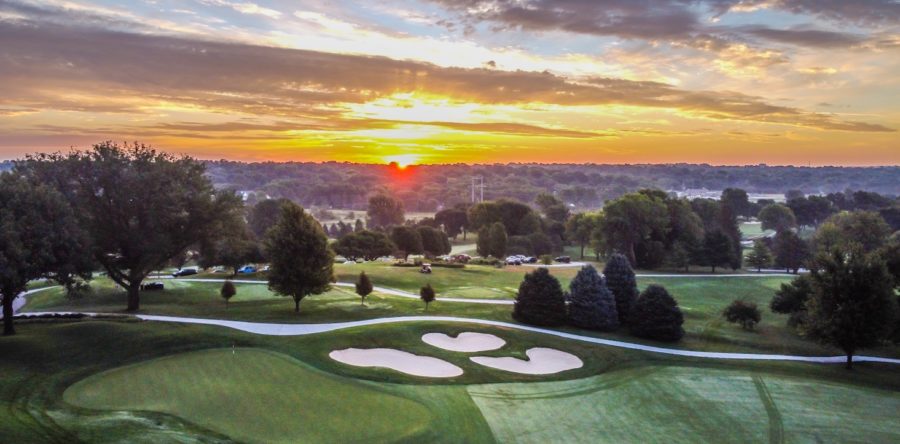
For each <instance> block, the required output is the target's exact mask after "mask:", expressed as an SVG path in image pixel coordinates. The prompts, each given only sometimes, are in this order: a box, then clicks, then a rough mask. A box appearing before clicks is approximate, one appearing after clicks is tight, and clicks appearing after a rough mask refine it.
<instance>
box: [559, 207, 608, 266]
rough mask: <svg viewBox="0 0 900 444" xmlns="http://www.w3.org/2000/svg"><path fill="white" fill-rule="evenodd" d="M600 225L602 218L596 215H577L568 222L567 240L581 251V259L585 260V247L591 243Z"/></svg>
mask: <svg viewBox="0 0 900 444" xmlns="http://www.w3.org/2000/svg"><path fill="white" fill-rule="evenodd" d="M599 223H600V216H599V214H596V213H576V214H573V215H572V216H571V217H569V220H567V221H566V238H567V239H569V240H570V241H572V242H574V243H575V245H578V247H579V248H580V249H581V259H584V247H585V246H587V245H588V244H589V243H590V242H591V236H592V235H593V233H594V230H595V229H597V226H598V225H599Z"/></svg>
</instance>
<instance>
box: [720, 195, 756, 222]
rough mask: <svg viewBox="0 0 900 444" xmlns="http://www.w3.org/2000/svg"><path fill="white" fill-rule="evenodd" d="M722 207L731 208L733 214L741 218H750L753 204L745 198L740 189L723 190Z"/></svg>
mask: <svg viewBox="0 0 900 444" xmlns="http://www.w3.org/2000/svg"><path fill="white" fill-rule="evenodd" d="M721 201H722V205H724V206H727V207H729V208H731V210H732V211H734V214H735V215H737V216H742V217H751V216H754V214H753V212H752V211H753V204H751V203H750V199H749V198H748V196H747V192H746V191H744V190H742V189H740V188H725V189H724V190H723V191H722V198H721Z"/></svg>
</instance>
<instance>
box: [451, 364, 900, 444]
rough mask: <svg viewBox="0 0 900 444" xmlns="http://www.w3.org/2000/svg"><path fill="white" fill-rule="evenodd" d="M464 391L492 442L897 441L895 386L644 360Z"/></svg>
mask: <svg viewBox="0 0 900 444" xmlns="http://www.w3.org/2000/svg"><path fill="white" fill-rule="evenodd" d="M468 390H469V394H470V395H471V396H472V399H473V400H474V401H475V403H476V404H477V405H478V407H479V408H480V409H481V412H482V413H483V414H484V417H485V419H487V421H488V424H490V427H491V430H492V431H493V432H494V437H495V438H496V439H497V441H499V442H534V443H539V442H553V441H556V442H596V443H607V442H608V443H620V442H720V443H725V442H734V443H741V442H766V441H768V442H771V443H781V442H867V443H882V442H883V443H888V442H897V440H898V434H897V433H898V431H897V427H896V420H897V412H898V411H900V396H897V394H896V392H892V391H890V390H878V389H871V388H864V387H860V386H854V385H848V384H839V383H831V382H825V381H817V380H808V379H803V378H795V377H785V376H780V375H777V374H774V373H755V372H744V371H732V370H720V369H713V368H702V367H668V366H645V367H640V368H635V369H625V370H620V371H613V372H610V373H607V374H602V375H598V376H594V377H590V378H584V379H577V380H571V381H554V382H538V383H512V384H485V385H471V386H469V387H468ZM560 412H572V414H560ZM542 418H553V420H552V421H546V420H542ZM848 425H852V426H848Z"/></svg>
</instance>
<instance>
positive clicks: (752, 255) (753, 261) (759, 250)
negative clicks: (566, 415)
mask: <svg viewBox="0 0 900 444" xmlns="http://www.w3.org/2000/svg"><path fill="white" fill-rule="evenodd" d="M747 265H750V266H751V267H753V268H756V271H757V272H760V271H762V268H763V267H769V266H771V265H772V252H771V251H769V247H766V243H765V242H763V241H762V239H757V240H755V241H754V242H753V249H752V250H750V252H749V253H747Z"/></svg>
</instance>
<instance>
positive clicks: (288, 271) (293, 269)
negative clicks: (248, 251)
mask: <svg viewBox="0 0 900 444" xmlns="http://www.w3.org/2000/svg"><path fill="white" fill-rule="evenodd" d="M264 245H265V249H266V256H267V257H268V258H269V261H270V269H269V289H271V290H272V291H274V292H275V293H278V294H280V295H284V296H291V297H292V298H293V299H294V311H295V312H299V311H300V301H301V300H303V298H305V297H307V296H309V295H312V294H321V293H324V292H326V291H328V290H329V289H330V288H331V287H330V284H331V282H332V281H333V279H334V273H333V265H334V253H333V252H332V251H331V249H330V248H328V238H327V237H326V236H325V233H324V232H323V231H322V226H321V225H319V222H317V221H316V220H315V219H314V218H313V217H312V216H311V215H310V214H309V213H307V212H306V211H304V210H303V208H302V207H300V206H298V205H296V204H293V203H290V204H285V205H283V206H282V207H281V215H280V216H279V217H278V222H276V223H275V226H273V227H272V228H271V229H269V231H268V232H266V237H265V241H264Z"/></svg>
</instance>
